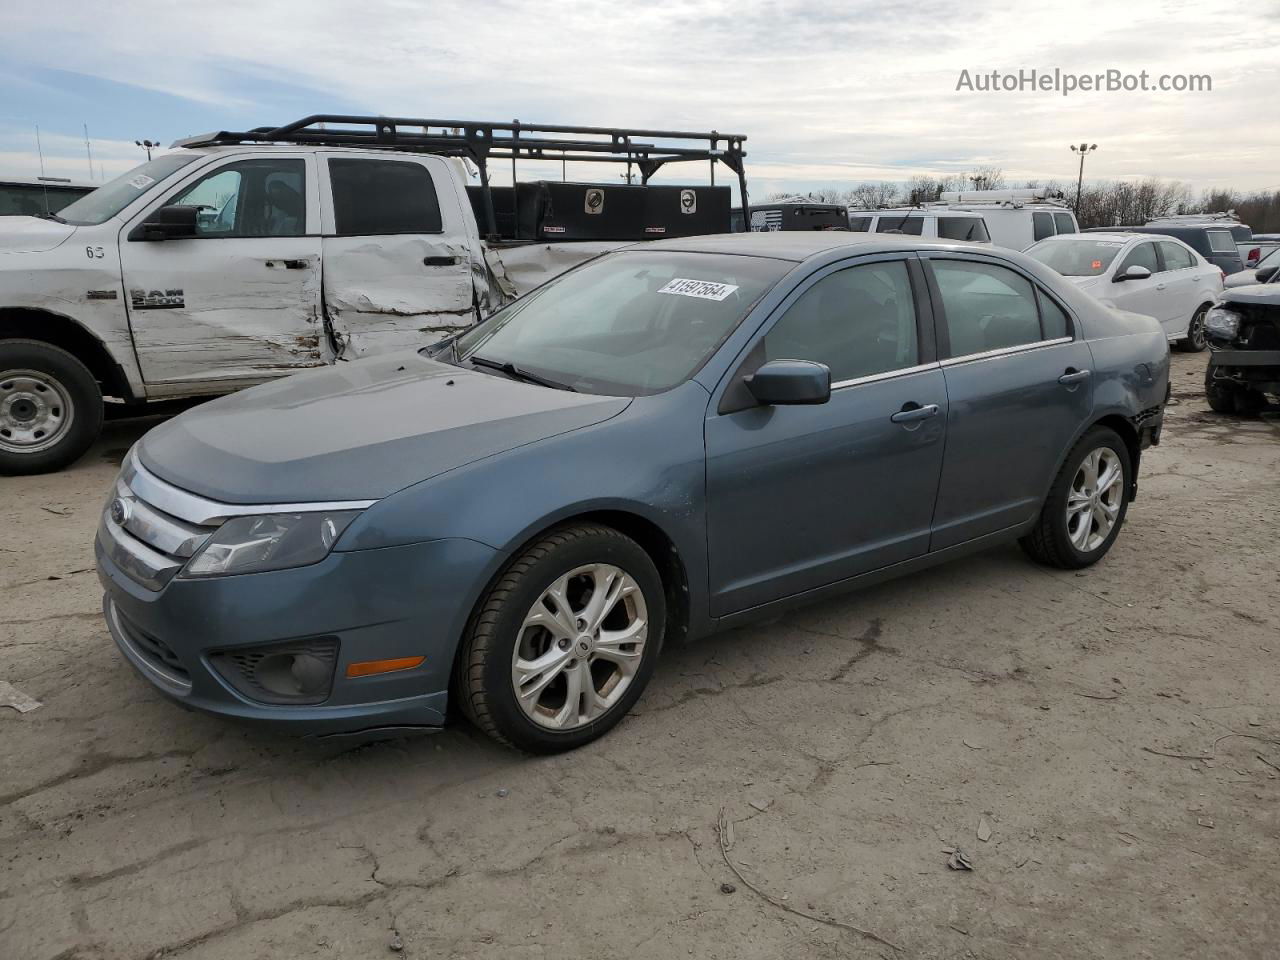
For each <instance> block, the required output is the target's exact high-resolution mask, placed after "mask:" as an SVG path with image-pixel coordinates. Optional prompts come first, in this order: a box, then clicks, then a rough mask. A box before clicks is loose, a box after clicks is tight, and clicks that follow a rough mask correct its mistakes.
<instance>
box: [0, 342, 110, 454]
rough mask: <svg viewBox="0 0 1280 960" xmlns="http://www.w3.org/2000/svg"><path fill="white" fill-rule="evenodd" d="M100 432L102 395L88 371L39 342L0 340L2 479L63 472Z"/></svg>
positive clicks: (70, 356) (52, 347)
mask: <svg viewBox="0 0 1280 960" xmlns="http://www.w3.org/2000/svg"><path fill="white" fill-rule="evenodd" d="M101 428H102V391H101V390H100V389H99V387H98V382H97V380H95V379H94V376H93V374H92V373H90V372H89V368H88V367H86V366H85V365H84V364H83V363H81V362H80V361H79V360H77V359H76V358H75V357H74V356H72V355H71V354H70V353H68V352H67V351H66V350H63V349H62V348H60V347H55V346H52V345H51V344H48V343H42V342H40V341H39V340H0V474H3V475H7V476H14V475H17V474H30V473H49V472H51V471H54V470H61V469H62V468H63V467H65V466H68V465H69V464H71V463H74V462H75V461H76V460H78V459H80V457H81V456H83V455H84V452H85V451H86V450H88V449H89V447H90V446H92V445H93V442H94V441H95V440H96V439H97V438H98V431H99V430H100V429H101Z"/></svg>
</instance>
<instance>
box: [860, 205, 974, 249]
mask: <svg viewBox="0 0 1280 960" xmlns="http://www.w3.org/2000/svg"><path fill="white" fill-rule="evenodd" d="M849 229H850V230H852V231H854V232H855V233H905V234H907V235H909V236H913V237H937V238H938V239H940V240H963V241H967V242H969V243H990V242H991V235H990V234H988V233H987V224H986V221H984V220H983V219H982V214H980V213H970V212H969V211H967V210H948V209H945V208H943V209H932V208H929V207H898V208H894V209H885V210H850V211H849Z"/></svg>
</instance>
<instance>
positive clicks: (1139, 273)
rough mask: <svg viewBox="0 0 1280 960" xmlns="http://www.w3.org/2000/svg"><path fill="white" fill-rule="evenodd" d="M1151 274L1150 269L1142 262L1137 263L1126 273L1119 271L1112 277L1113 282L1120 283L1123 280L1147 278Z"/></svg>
mask: <svg viewBox="0 0 1280 960" xmlns="http://www.w3.org/2000/svg"><path fill="white" fill-rule="evenodd" d="M1150 276H1151V271H1150V270H1148V269H1147V268H1146V267H1144V266H1142V265H1141V264H1138V263H1135V264H1133V266H1131V267H1129V269H1128V270H1126V271H1125V272H1124V273H1117V274H1116V275H1115V277H1114V278H1113V279H1112V282H1113V283H1119V282H1120V281H1121V280H1146V279H1147V278H1148V277H1150Z"/></svg>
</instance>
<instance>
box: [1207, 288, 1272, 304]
mask: <svg viewBox="0 0 1280 960" xmlns="http://www.w3.org/2000/svg"><path fill="white" fill-rule="evenodd" d="M1219 299H1220V301H1221V302H1222V303H1256V304H1264V305H1267V306H1280V283H1251V284H1248V285H1246V286H1243V287H1228V288H1227V289H1226V290H1223V291H1222V294H1221V296H1220V297H1219Z"/></svg>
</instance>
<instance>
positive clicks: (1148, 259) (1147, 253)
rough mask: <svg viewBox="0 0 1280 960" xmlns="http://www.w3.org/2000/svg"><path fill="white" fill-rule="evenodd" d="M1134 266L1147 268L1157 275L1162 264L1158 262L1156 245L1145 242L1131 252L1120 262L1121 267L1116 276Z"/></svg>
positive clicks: (1118, 268) (1117, 268) (1117, 269)
mask: <svg viewBox="0 0 1280 960" xmlns="http://www.w3.org/2000/svg"><path fill="white" fill-rule="evenodd" d="M1133 266H1138V267H1146V268H1147V269H1148V270H1150V271H1151V272H1152V273H1157V272H1158V271H1159V270H1160V264H1159V263H1157V262H1156V245H1155V244H1154V243H1151V242H1150V241H1145V242H1143V243H1140V244H1138V245H1137V246H1136V247H1134V248H1133V249H1132V250H1130V251H1129V253H1128V255H1127V256H1126V257H1125V258H1124V260H1122V261H1121V262H1120V266H1118V267H1116V276H1119V275H1120V274H1122V273H1124V272H1125V271H1126V270H1128V269H1129V268H1130V267H1133Z"/></svg>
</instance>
